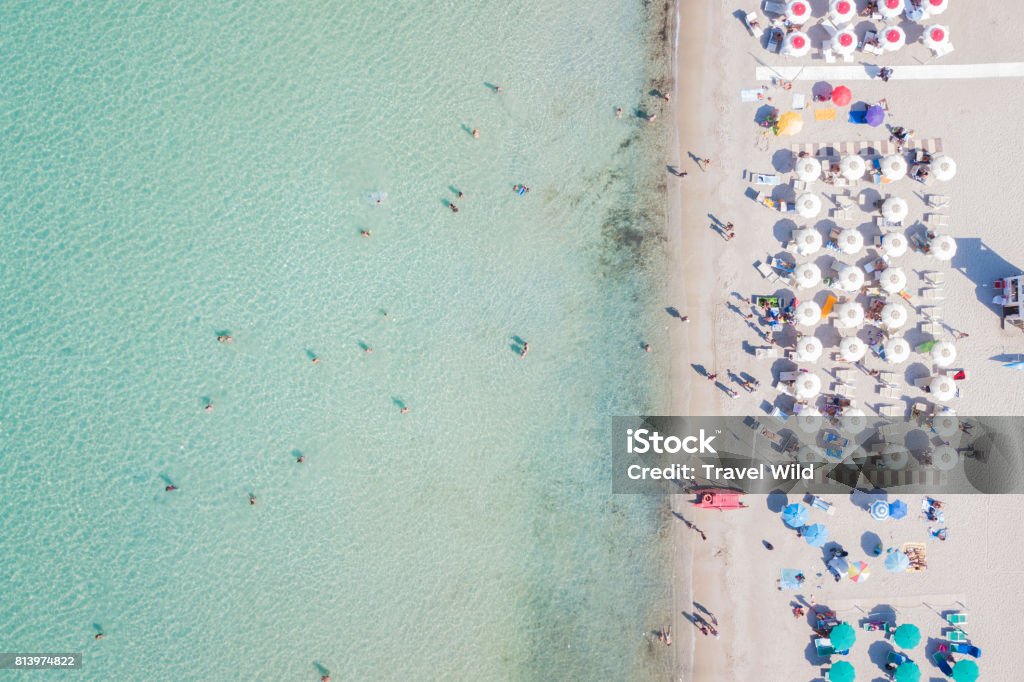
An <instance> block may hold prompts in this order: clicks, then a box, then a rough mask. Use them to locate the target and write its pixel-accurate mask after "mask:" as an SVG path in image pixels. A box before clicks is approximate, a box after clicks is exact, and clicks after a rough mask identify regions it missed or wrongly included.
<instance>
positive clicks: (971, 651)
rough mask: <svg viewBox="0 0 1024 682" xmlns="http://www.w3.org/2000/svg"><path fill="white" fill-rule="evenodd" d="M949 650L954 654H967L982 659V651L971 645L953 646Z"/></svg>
mask: <svg viewBox="0 0 1024 682" xmlns="http://www.w3.org/2000/svg"><path fill="white" fill-rule="evenodd" d="M949 650H950V651H952V652H953V653H954V654H966V655H968V656H972V657H974V658H981V649H979V648H978V647H976V646H973V645H971V644H951V645H950V647H949Z"/></svg>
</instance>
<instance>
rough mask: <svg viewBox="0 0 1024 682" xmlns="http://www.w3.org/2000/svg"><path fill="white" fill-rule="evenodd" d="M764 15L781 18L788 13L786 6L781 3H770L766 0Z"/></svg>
mask: <svg viewBox="0 0 1024 682" xmlns="http://www.w3.org/2000/svg"><path fill="white" fill-rule="evenodd" d="M764 13H765V14H778V15H780V16H781V15H783V14H785V13H786V5H785V4H784V3H781V2H770V1H769V0H765V3H764Z"/></svg>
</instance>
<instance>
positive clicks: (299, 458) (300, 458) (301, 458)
mask: <svg viewBox="0 0 1024 682" xmlns="http://www.w3.org/2000/svg"><path fill="white" fill-rule="evenodd" d="M305 461H306V456H305V455H299V456H298V457H296V458H295V462H296V463H298V464H302V463H303V462H305Z"/></svg>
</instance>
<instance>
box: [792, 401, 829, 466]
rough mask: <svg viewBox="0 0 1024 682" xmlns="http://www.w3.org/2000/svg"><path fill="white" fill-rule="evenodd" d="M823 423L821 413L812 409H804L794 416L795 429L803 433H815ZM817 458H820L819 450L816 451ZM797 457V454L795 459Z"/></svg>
mask: <svg viewBox="0 0 1024 682" xmlns="http://www.w3.org/2000/svg"><path fill="white" fill-rule="evenodd" d="M823 421H824V420H823V419H822V417H821V412H818V411H817V410H816V409H814V408H813V407H806V408H804V409H803V410H801V411H800V414H798V415H797V416H796V427H797V428H798V429H800V430H801V431H803V432H804V433H817V432H818V431H820V430H821V424H822V422H823ZM818 456H819V457H820V456H821V451H820V450H818ZM799 457H800V455H799V453H798V454H797V458H798V459H799Z"/></svg>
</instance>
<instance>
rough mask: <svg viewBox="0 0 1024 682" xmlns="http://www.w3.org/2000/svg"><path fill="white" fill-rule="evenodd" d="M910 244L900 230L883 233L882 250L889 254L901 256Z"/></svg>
mask: <svg viewBox="0 0 1024 682" xmlns="http://www.w3.org/2000/svg"><path fill="white" fill-rule="evenodd" d="M908 246H909V244H908V242H907V238H906V237H905V236H904V235H902V234H900V233H898V232H892V233H889V234H884V235H882V252H883V253H884V254H885V255H887V256H890V257H892V258H899V257H900V256H902V255H903V254H905V253H906V252H907V247H908Z"/></svg>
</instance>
